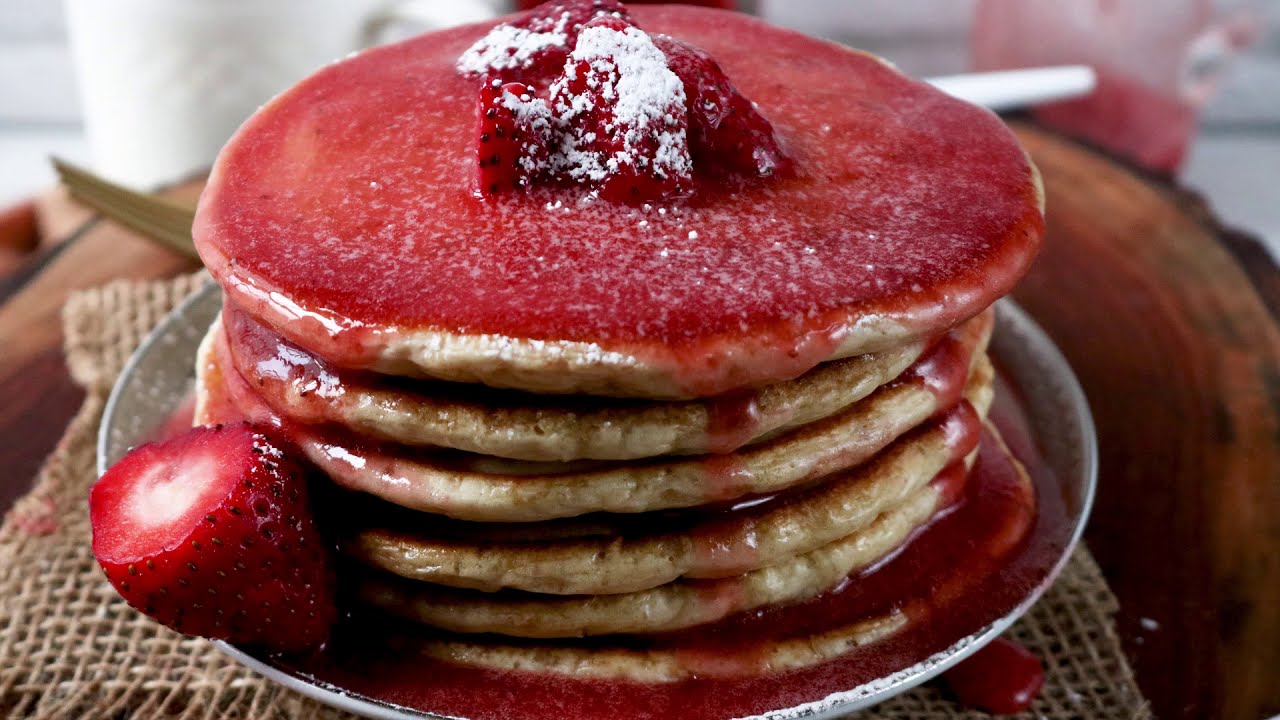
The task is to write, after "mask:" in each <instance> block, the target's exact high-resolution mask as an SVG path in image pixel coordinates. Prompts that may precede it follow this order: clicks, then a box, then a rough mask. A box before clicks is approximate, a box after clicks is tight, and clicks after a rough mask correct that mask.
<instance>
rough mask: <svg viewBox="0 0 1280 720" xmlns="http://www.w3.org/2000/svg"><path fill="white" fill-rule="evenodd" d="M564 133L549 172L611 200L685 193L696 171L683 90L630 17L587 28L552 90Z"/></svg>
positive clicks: (601, 20)
mask: <svg viewBox="0 0 1280 720" xmlns="http://www.w3.org/2000/svg"><path fill="white" fill-rule="evenodd" d="M551 105H552V109H553V110H554V111H555V113H556V116H557V118H558V126H559V128H560V133H561V134H560V137H559V142H560V145H559V149H558V152H557V153H556V154H554V155H553V156H552V159H551V162H552V168H553V170H555V171H556V172H558V173H561V174H563V175H564V176H567V177H569V178H571V179H573V180H576V181H578V182H589V183H591V184H593V185H594V186H595V187H597V188H598V189H599V191H600V195H601V196H602V197H605V198H607V199H610V200H618V201H624V202H635V203H639V202H647V201H650V200H656V199H659V198H663V197H671V196H674V195H678V194H680V193H682V192H683V191H684V190H685V188H687V187H688V183H689V181H690V179H691V174H692V170H693V163H692V160H691V159H690V156H689V144H688V138H687V128H688V113H687V110H686V108H685V90H684V85H683V83H681V81H680V78H678V77H677V76H676V75H675V73H673V72H671V70H670V69H669V68H668V67H667V62H666V58H665V57H664V56H663V54H662V52H661V51H660V50H659V49H658V48H657V47H656V46H655V45H654V44H653V41H652V40H651V39H650V38H649V36H648V35H647V34H645V33H644V32H642V31H640V30H639V29H637V28H636V27H634V26H633V25H631V24H630V23H628V22H626V21H625V20H621V19H619V18H615V17H600V18H596V19H595V20H592V21H591V22H589V23H587V24H586V25H585V26H584V27H583V28H582V31H581V33H579V35H578V43H577V45H576V46H575V47H574V49H573V52H572V53H571V54H570V55H569V61H568V62H567V63H565V67H564V76H563V77H562V78H561V79H559V80H557V81H556V82H555V83H553V84H552V86H551Z"/></svg>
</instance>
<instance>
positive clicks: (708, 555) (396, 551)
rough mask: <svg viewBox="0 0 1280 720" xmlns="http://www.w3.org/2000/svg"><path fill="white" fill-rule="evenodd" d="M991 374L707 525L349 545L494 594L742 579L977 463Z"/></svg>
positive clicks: (427, 531) (358, 536)
mask: <svg viewBox="0 0 1280 720" xmlns="http://www.w3.org/2000/svg"><path fill="white" fill-rule="evenodd" d="M983 367H984V368H985V369H984V370H983V371H982V372H983V373H984V374H985V377H987V378H988V380H987V382H986V383H985V384H981V385H979V387H978V388H977V389H976V390H975V391H974V392H973V393H972V395H971V396H969V397H966V398H965V399H964V400H962V401H961V403H960V404H959V405H958V406H956V407H955V408H953V409H952V410H951V411H949V412H947V413H946V414H945V415H944V416H943V417H941V418H940V419H939V420H936V421H933V422H930V423H928V424H927V425H926V426H924V427H921V428H919V429H917V430H915V431H913V432H911V433H909V434H908V435H907V436H905V437H903V438H900V439H899V440H897V441H896V442H895V443H894V444H893V445H891V446H890V447H889V448H888V449H886V450H885V451H884V452H882V453H880V454H879V455H877V456H876V457H875V458H873V459H872V460H871V461H869V462H867V463H864V464H862V465H860V466H858V467H856V468H854V469H852V470H849V471H845V472H843V473H838V474H836V475H835V476H833V477H831V478H828V479H827V480H825V481H824V482H823V483H821V484H820V485H817V486H815V487H813V488H810V489H806V490H803V491H798V492H796V493H794V494H793V495H792V496H788V497H785V498H780V499H778V500H777V501H774V502H762V503H760V504H758V505H755V506H753V507H750V508H748V509H744V510H739V511H735V512H734V513H732V514H731V515H730V516H728V517H724V518H719V517H708V518H706V519H704V520H702V521H701V522H696V523H694V524H692V525H685V526H682V527H679V528H678V529H677V530H675V531H673V532H668V533H662V532H659V533H655V534H640V535H615V536H612V537H600V538H597V537H589V538H574V539H568V540H565V541H559V542H555V541H553V542H534V543H524V542H499V541H479V542H460V541H453V540H449V539H444V538H440V537H436V536H433V535H432V534H431V525H432V520H431V519H430V516H427V515H423V516H421V520H420V521H419V522H418V523H417V525H418V527H416V528H390V527H373V528H369V529H367V530H364V531H361V532H357V533H355V535H354V536H353V537H351V538H350V539H348V540H346V541H345V542H343V548H344V550H345V552H347V553H348V554H349V555H351V556H352V557H354V558H356V559H357V560H359V561H361V562H363V563H365V564H368V565H370V566H372V567H375V568H379V569H382V570H386V571H388V572H391V573H394V574H396V575H400V576H403V577H407V578H410V579H414V580H422V581H427V582H432V583H437V584H440V585H448V586H452V587H460V588H471V589H477V590H485V591H496V590H500V589H503V588H514V589H519V590H525V591H529V592H538V593H548V594H557V595H579V594H614V593H627V592H635V591H639V590H645V589H648V588H652V587H656V586H658V585H662V584H664V583H669V582H672V581H674V580H676V579H677V578H681V577H688V578H717V577H728V576H732V575H739V574H742V573H744V572H748V571H750V570H755V569H758V568H762V567H767V566H769V565H773V564H776V563H778V562H780V561H782V560H784V559H787V558H790V557H794V556H796V555H799V554H803V553H806V552H809V551H812V550H815V549H817V548H819V547H822V546H823V545H827V544H829V543H831V542H834V541H836V540H838V539H840V538H842V537H846V536H848V535H851V534H853V533H855V532H858V531H859V530H861V529H863V528H865V527H866V526H868V525H869V524H871V523H872V522H873V521H874V520H875V518H876V517H877V516H878V515H879V514H880V513H882V512H884V511H885V510H887V509H889V508H890V507H893V506H895V505H897V504H899V503H901V502H902V501H903V500H904V499H905V498H906V497H908V496H910V495H911V494H912V493H914V492H916V491H917V490H918V489H919V488H921V487H923V486H924V485H925V484H926V483H928V482H929V480H930V479H932V478H933V477H934V476H935V475H937V474H938V472H940V471H941V470H942V469H943V468H944V467H945V466H947V465H948V464H950V463H952V462H955V461H956V460H958V459H960V458H962V457H964V456H965V455H967V454H968V453H969V452H970V451H971V450H972V449H973V447H974V446H975V445H976V443H977V439H978V434H979V432H978V430H979V423H980V421H981V418H982V417H984V416H985V413H986V410H987V408H988V407H989V405H990V401H991V394H992V387H991V382H990V377H991V371H990V369H989V365H985V364H984V365H983ZM641 517H643V516H641ZM631 522H634V520H632V521H631ZM476 532H477V537H478V538H479V537H484V536H485V526H484V525H483V524H477V531H476Z"/></svg>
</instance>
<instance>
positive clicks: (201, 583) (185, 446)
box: [89, 423, 337, 651]
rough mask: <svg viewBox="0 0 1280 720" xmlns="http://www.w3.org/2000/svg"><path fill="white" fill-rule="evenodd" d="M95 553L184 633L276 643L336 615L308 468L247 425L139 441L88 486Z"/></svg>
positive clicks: (320, 636)
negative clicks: (313, 511)
mask: <svg viewBox="0 0 1280 720" xmlns="http://www.w3.org/2000/svg"><path fill="white" fill-rule="evenodd" d="M89 518H90V522H91V524H92V526H93V554H94V556H95V557H96V558H97V559H98V563H99V564H100V565H101V566H102V569H103V570H104V571H105V573H106V575H107V579H108V580H109V581H110V582H111V584H112V585H113V586H114V587H115V588H116V590H117V592H119V593H120V595H121V596H122V597H124V599H125V600H126V601H128V603H129V604H130V605H132V606H133V607H135V608H137V609H139V610H141V611H143V612H145V613H146V614H148V615H150V616H152V617H153V618H155V619H157V620H159V621H160V622H162V623H164V624H165V625H168V626H169V627H172V628H174V629H176V630H179V631H181V632H184V633H187V634H191V635H200V636H204V637H211V638H219V639H225V640H230V641H232V642H238V643H247V644H261V645H264V646H266V647H268V648H270V649H273V650H280V651H300V650H305V649H308V648H313V647H315V646H318V645H320V644H322V643H323V642H324V641H325V640H326V638H327V637H328V635H329V630H330V627H331V626H332V625H333V622H334V620H335V619H336V616H337V611H336V608H335V605H334V601H333V597H334V579H333V573H332V569H331V567H330V562H329V549H328V547H327V545H326V544H325V543H324V541H323V540H322V538H321V536H320V533H319V532H318V531H317V529H316V526H315V523H314V521H313V519H312V516H311V514H310V511H309V507H308V501H307V488H306V483H305V479H304V477H303V470H302V468H301V467H299V466H298V465H297V464H296V463H294V462H292V461H291V460H289V459H288V458H287V457H285V456H284V454H283V453H282V452H281V451H280V450H279V449H278V446H277V445H276V444H275V443H273V442H272V440H271V439H270V438H269V437H268V436H267V435H266V434H264V433H263V432H262V431H260V430H258V429H256V428H254V427H252V426H250V425H248V424H244V423H241V424H238V425H228V426H221V425H219V426H214V427H205V428H195V429H193V430H191V431H189V432H187V433H186V434H184V435H180V436H178V437H175V438H172V439H169V440H166V441H163V442H159V443H150V444H146V445H142V446H140V447H138V448H136V449H134V450H133V451H131V452H130V453H129V454H128V455H126V456H125V457H124V458H122V459H121V460H120V461H119V462H118V463H116V464H115V465H114V466H112V467H111V469H110V470H108V471H107V472H106V473H104V474H103V476H102V477H101V478H100V479H99V480H98V482H97V483H96V484H95V485H94V486H93V488H92V490H91V491H90V494H89Z"/></svg>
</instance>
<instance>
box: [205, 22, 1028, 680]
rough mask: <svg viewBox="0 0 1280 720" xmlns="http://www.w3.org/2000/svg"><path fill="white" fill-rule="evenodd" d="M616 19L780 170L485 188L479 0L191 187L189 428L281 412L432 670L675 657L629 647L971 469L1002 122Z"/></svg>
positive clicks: (267, 124) (797, 646) (687, 630)
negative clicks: (702, 61)
mask: <svg viewBox="0 0 1280 720" xmlns="http://www.w3.org/2000/svg"><path fill="white" fill-rule="evenodd" d="M632 14H633V16H634V18H635V21H636V24H637V25H638V26H639V27H642V28H644V29H645V30H646V31H647V32H651V33H663V34H667V35H670V36H672V37H675V38H677V39H681V40H685V41H688V42H690V43H692V44H694V45H696V46H698V47H700V48H703V49H704V50H706V51H707V52H708V53H710V55H711V56H712V57H715V58H716V59H717V61H718V63H719V64H720V65H721V66H722V67H723V69H724V71H725V72H726V73H727V74H728V76H729V77H730V78H732V80H733V82H734V83H735V84H736V85H737V86H738V87H739V88H740V89H741V90H742V92H743V93H744V94H745V95H746V96H747V97H749V98H751V100H752V101H753V102H754V103H755V104H757V106H758V107H759V109H760V111H761V112H762V113H763V114H764V115H766V116H767V117H768V118H769V119H770V121H771V122H772V123H773V126H774V128H775V130H776V131H777V133H778V135H779V137H780V138H781V139H782V140H783V141H784V145H785V147H786V148H787V150H788V152H789V153H790V156H791V157H792V158H793V159H794V161H795V163H796V172H795V173H794V175H791V176H786V177H776V178H769V179H768V181H767V182H760V183H754V184H753V183H746V182H743V183H737V184H735V183H729V182H726V181H724V180H723V179H722V178H717V176H715V174H714V173H708V174H706V176H705V177H703V176H702V175H698V176H697V177H695V179H694V187H693V190H692V192H693V197H692V199H689V200H684V199H681V200H676V201H672V202H671V203H668V204H665V205H661V206H656V205H654V206H651V205H644V206H640V207H636V206H630V205H625V204H618V203H608V202H604V201H601V200H600V199H599V198H596V197H594V196H591V195H590V194H589V193H587V192H586V191H584V190H582V189H581V188H572V187H534V188H530V189H528V190H527V191H525V192H521V193H519V194H513V195H511V196H510V197H502V198H487V199H478V198H476V197H474V196H472V195H471V194H470V193H469V191H468V188H470V187H471V181H472V176H473V174H474V170H475V157H476V150H475V145H474V142H475V128H476V126H475V122H476V119H475V97H476V81H475V79H474V78H472V77H468V76H466V75H464V74H461V73H459V72H458V71H457V70H456V68H455V63H456V62H457V59H458V57H459V56H460V55H461V54H462V53H463V52H464V51H465V50H466V49H467V48H469V47H471V46H472V45H473V44H474V43H475V42H476V41H477V40H478V39H479V38H480V37H482V36H484V35H485V33H487V32H488V30H489V29H490V28H491V26H492V23H489V24H482V25H475V26H466V27H460V28H454V29H449V30H445V31H441V32H436V33H431V34H429V35H426V36H423V37H421V38H416V39H413V40H410V41H408V42H405V43H401V44H397V45H392V46H388V47H383V48H378V49H376V50H372V51H369V52H366V53H362V54H360V55H357V56H355V57H353V58H350V59H347V60H344V61H342V62H339V63H335V64H333V65H330V66H327V67H326V68H324V69H323V70H321V71H320V72H318V73H317V74H316V75H314V76H312V77H311V78H308V79H307V80H305V81H304V82H303V83H301V84H299V85H298V86H296V87H295V88H293V89H291V90H289V91H287V92H286V93H284V94H282V95H281V96H279V97H277V98H276V99H275V100H273V101H272V102H271V103H269V104H268V105H266V106H265V107H264V108H263V109H262V110H261V111H260V112H259V113H258V114H256V115H255V116H254V117H253V118H251V119H250V120H249V121H248V122H246V123H245V125H244V126H243V127H242V128H241V130H240V131H239V133H238V134H237V135H236V137H235V138H233V139H232V140H231V141H230V142H229V143H228V145H227V146H226V148H225V149H224V150H223V152H222V153H221V155H220V156H219V159H218V162H217V164H216V165H215V167H214V169H213V173H212V175H211V177H210V181H209V185H208V187H207V188H206V190H205V193H204V195H203V196H202V198H201V202H200V208H199V211H198V214H197V218H196V224H195V227H194V228H193V234H194V238H195V241H196V245H197V248H198V250H199V251H200V255H201V258H202V259H203V261H204V262H205V264H206V266H207V267H208V268H209V271H210V272H211V274H212V275H213V276H214V278H215V279H216V281H217V282H218V283H219V284H220V285H221V287H222V289H223V291H224V296H225V302H224V308H223V313H222V316H221V318H220V320H219V321H218V322H217V323H216V324H215V325H214V327H213V328H212V329H211V330H210V332H209V335H208V337H207V338H206V340H205V342H204V343H203V345H202V348H201V357H200V362H199V408H198V416H197V422H218V421H223V420H230V419H237V418H247V419H250V420H253V421H255V422H259V423H263V424H267V425H271V426H274V427H276V428H278V431H279V433H280V434H281V435H282V436H283V438H284V439H285V440H287V441H290V442H292V443H293V444H294V445H295V446H296V447H297V448H298V450H299V452H301V453H302V454H304V455H305V457H306V458H307V459H309V461H310V462H311V463H312V464H313V465H314V466H316V467H317V468H318V469H319V470H320V471H321V472H322V474H323V475H325V476H327V477H328V478H329V479H330V480H331V481H332V483H331V484H332V486H333V487H334V488H335V490H334V492H337V493H341V494H340V495H339V496H338V497H339V500H337V501H336V502H330V503H329V504H327V505H326V506H325V507H323V508H322V512H324V513H326V514H327V517H326V518H322V520H324V521H326V522H327V523H328V524H330V525H333V526H335V527H337V529H338V530H339V534H340V543H341V548H342V551H343V553H344V555H345V556H346V557H347V558H350V559H351V560H353V561H354V567H355V568H356V570H354V571H353V572H351V573H349V574H348V575H346V576H344V577H343V578H342V584H343V586H344V587H348V588H352V590H353V595H354V596H356V597H357V599H358V601H359V602H360V603H361V605H362V606H364V607H365V608H366V609H369V610H371V612H372V613H373V614H375V615H376V616H378V617H385V616H391V617H397V618H402V619H408V620H411V621H413V623H414V625H413V626H414V627H427V628H431V630H429V631H427V635H428V636H430V637H436V638H443V639H442V640H440V641H439V642H438V643H436V644H434V645H430V648H431V649H430V650H429V651H430V652H439V653H440V654H441V655H442V656H445V657H448V658H451V659H454V660H459V661H463V662H468V663H487V664H490V665H500V666H507V667H518V668H537V669H542V670H555V669H560V670H564V671H566V672H574V673H577V674H586V675H591V674H593V673H605V674H607V673H609V672H612V671H613V670H611V669H610V668H613V669H615V670H616V669H617V668H618V667H619V665H618V664H617V663H614V662H613V660H612V659H611V658H615V657H620V655H617V654H619V653H621V654H622V655H626V654H627V653H633V654H634V653H641V655H642V656H643V657H642V660H643V661H642V662H636V663H622V664H623V665H625V666H626V669H625V670H622V671H620V672H625V674H626V675H627V676H628V677H631V678H636V677H643V678H647V679H671V678H675V677H681V676H682V674H684V673H687V672H689V667H690V663H689V658H688V657H687V656H686V657H683V658H681V659H678V661H677V660H673V659H672V656H659V655H655V654H653V653H652V652H649V651H647V650H643V648H645V647H648V648H653V647H657V645H654V644H650V645H645V644H644V642H641V641H640V640H639V639H638V638H641V637H642V638H645V639H646V640H647V641H652V643H658V640H656V639H654V638H659V637H660V638H672V637H677V636H680V637H684V636H693V635H694V634H696V633H697V632H700V630H692V629H694V628H703V629H705V628H706V627H710V626H713V625H714V624H715V623H716V622H717V621H719V620H721V619H725V618H730V616H733V617H739V618H740V617H746V616H747V615H749V614H751V613H752V612H757V613H758V612H768V611H769V610H768V609H770V608H778V607H803V605H797V604H798V603H803V600H804V599H805V598H811V597H814V596H818V595H822V594H823V593H824V592H826V591H829V590H831V589H832V588H837V587H847V586H849V585H850V584H852V585H856V584H857V577H858V574H859V572H860V571H863V570H865V569H868V568H871V567H872V566H874V565H875V564H876V563H877V561H880V560H882V559H884V558H886V557H887V556H890V555H892V554H893V553H894V551H895V549H897V548H899V547H901V546H902V545H903V543H906V542H909V541H910V538H911V537H912V534H913V532H915V531H917V530H918V529H919V528H921V527H923V526H925V525H927V524H928V523H929V522H930V520H931V518H936V517H937V516H938V515H939V513H942V512H944V511H945V509H946V508H947V507H948V506H950V505H952V504H953V503H955V502H956V499H957V498H958V497H960V494H961V492H962V491H963V490H964V485H965V480H966V477H967V469H968V467H969V464H970V463H971V462H972V458H973V456H974V453H975V448H977V446H978V442H979V436H980V435H982V421H983V419H984V417H985V416H986V413H987V410H988V408H989V406H990V404H991V399H992V382H993V380H992V375H993V372H992V368H991V364H990V362H989V361H988V358H987V356H986V352H985V349H986V345H987V342H988V339H989V336H990V333H991V330H992V325H993V313H992V310H991V306H992V304H993V303H995V302H996V301H997V300H998V299H999V298H1000V297H1001V296H1003V295H1005V294H1006V293H1008V292H1009V291H1010V289H1011V288H1012V287H1013V285H1014V284H1015V283H1016V282H1017V280H1018V279H1019V278H1020V277H1021V276H1022V274H1023V273H1024V272H1025V271H1026V269H1027V268H1028V266H1029V265H1030V263H1031V261H1032V259H1033V258H1034V256H1035V254H1036V252H1037V250H1038V249H1039V245H1040V240H1041V237H1042V235H1043V231H1044V221H1043V214H1042V207H1041V205H1042V193H1041V189H1040V187H1039V179H1038V175H1037V174H1036V171H1035V169H1034V167H1033V166H1032V165H1031V163H1030V162H1029V161H1028V159H1027V158H1026V156H1025V154H1024V153H1023V151H1022V149H1021V148H1020V147H1019V146H1018V144H1017V141H1016V139H1015V138H1014V137H1013V136H1012V134H1011V133H1010V132H1009V131H1008V129H1007V128H1006V127H1005V126H1004V125H1003V124H1002V123H1001V121H1000V120H999V118H997V117H995V116H994V115H992V114H991V113H989V112H987V111H985V110H982V109H980V108H976V107H973V106H970V105H968V104H966V103H963V102H960V101H957V100H954V99H952V98H949V97H947V96H945V95H943V94H942V93H940V92H938V91H936V90H934V89H933V88H931V87H929V86H928V85H925V84H923V83H918V82H916V81H913V80H911V79H910V78H907V77H905V76H902V75H901V74H899V73H897V72H896V71H895V70H894V69H892V68H891V67H890V66H888V65H887V64H885V63H883V62H881V61H879V60H878V59H876V58H873V57H870V56H867V55H864V54H861V53H856V52H850V51H849V50H847V49H845V48H842V47H839V46H836V45H832V44H828V43H823V42H820V41H817V40H813V39H811V38H806V37H804V36H801V35H798V34H796V33H792V32H789V31H785V30H780V29H777V28H772V27H770V26H768V25H766V24H764V23H762V22H759V21H757V20H755V19H752V18H748V17H745V16H741V15H738V14H728V13H722V12H717V11H712V10H706V9H701V8H692V7H687V6H677V5H672V6H663V7H657V6H655V7H643V6H638V7H636V8H632ZM994 445H995V446H996V447H1002V446H999V445H998V443H996V444H994ZM988 446H989V443H986V442H984V443H983V460H984V462H985V460H986V459H987V457H988V456H987V454H986V453H987V448H988ZM998 452H999V453H1003V455H1000V456H999V459H1000V462H1001V463H1003V464H1004V465H1006V466H1008V465H1010V464H1011V463H1010V462H1009V461H1008V460H1007V459H1006V458H1007V457H1008V453H1007V450H1003V449H1000V450H998ZM981 467H982V465H981V464H980V465H979V468H981ZM981 475H982V473H975V477H979V478H980V477H981ZM1023 485H1024V486H1025V482H1024V483H1023ZM978 486H979V485H978V484H974V485H972V486H971V487H978ZM1028 492H1029V491H1028ZM1029 505H1030V506H1031V507H1032V508H1033V507H1034V501H1030V503H1029ZM1021 532H1022V529H1019V530H1018V532H1016V533H1011V537H1013V538H1014V539H1015V540H1016V539H1017V538H1018V537H1021V535H1020V534H1019V533H1021ZM849 578H853V580H851V581H850V580H848V579H849ZM934 580H936V579H935V578H928V579H926V581H922V582H933V581H934ZM912 590H913V588H903V594H904V595H909V594H910V593H911V591H912ZM824 597H832V595H826V596H824ZM819 601H820V600H815V601H814V602H819ZM895 612H897V611H895ZM891 615H892V613H891ZM397 622H398V623H399V624H400V625H402V626H404V625H405V624H404V623H402V622H400V621H399V620H397ZM727 622H732V620H727ZM903 622H904V621H903V619H902V616H901V614H899V615H898V616H885V617H879V618H866V621H865V622H860V623H859V624H858V625H857V626H852V627H841V628H827V629H824V633H825V634H823V635H822V636H821V637H818V636H805V637H795V638H787V639H786V641H785V642H783V641H782V640H778V641H777V642H776V643H774V644H773V645H771V646H770V647H769V648H766V650H765V651H762V653H761V654H759V655H758V656H754V657H756V658H757V659H762V662H763V663H764V664H765V665H767V666H769V667H775V668H776V667H785V666H788V664H791V665H794V664H796V663H801V664H804V663H814V662H818V661H821V660H822V659H824V658H827V657H830V656H832V655H836V654H839V653H841V652H844V651H846V650H847V649H848V648H850V647H851V646H853V645H857V644H860V643H863V642H868V641H870V640H873V639H875V638H878V637H883V636H884V635H885V634H887V633H890V632H893V631H895V629H898V628H901V627H902V625H903ZM827 630H829V631H830V632H827ZM583 636H603V638H604V639H599V638H597V639H596V640H593V641H591V642H587V641H581V642H578V641H573V640H571V639H572V638H579V637H583ZM495 638H496V639H495ZM615 640H616V642H615ZM637 643H639V644H637ZM788 643H789V644H788ZM584 648H590V654H589V655H588V656H584V655H582V654H581V653H584V652H588V651H587V650H586V649H584ZM637 648H640V649H637ZM606 649H608V651H607V652H606ZM610 653H615V654H613V655H611V654H610ZM627 657H631V655H627ZM703 669H704V670H705V667H704V668H703Z"/></svg>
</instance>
